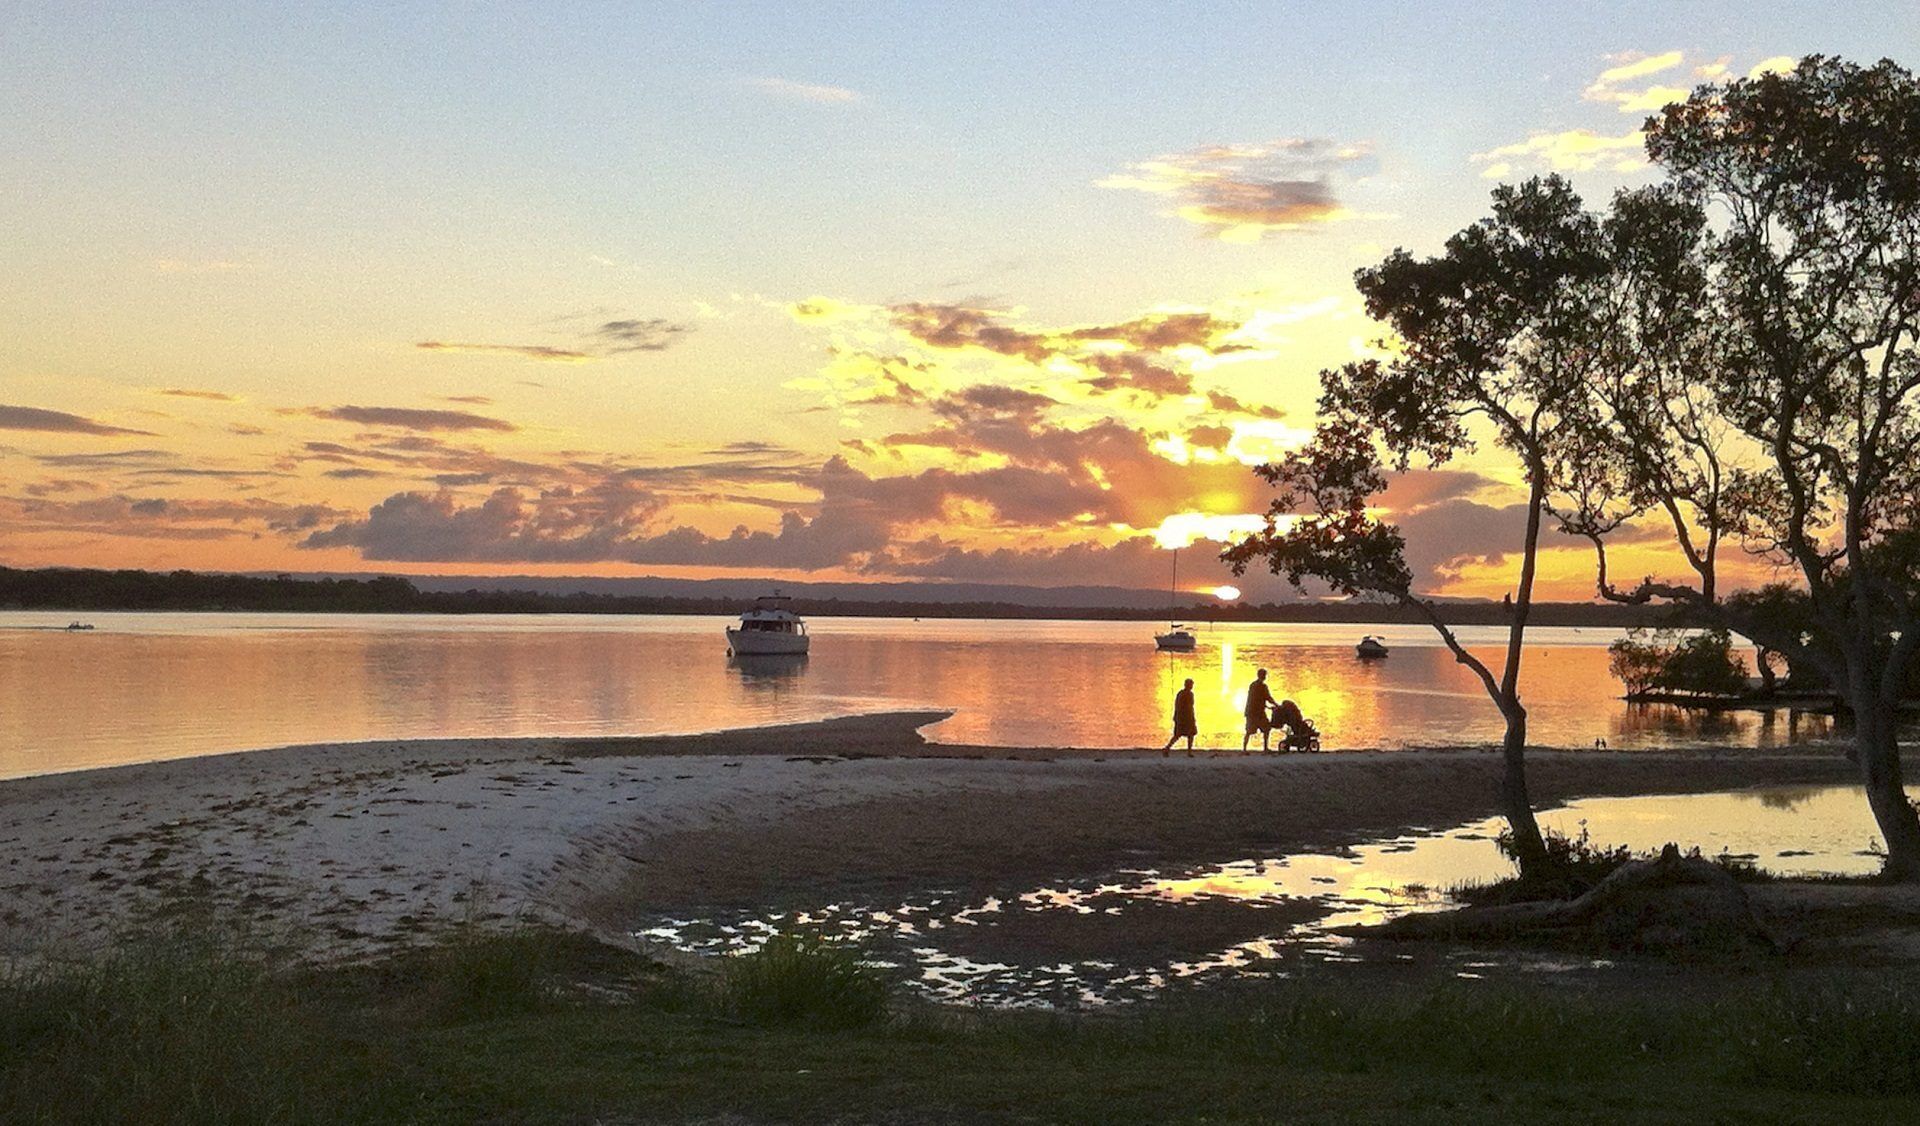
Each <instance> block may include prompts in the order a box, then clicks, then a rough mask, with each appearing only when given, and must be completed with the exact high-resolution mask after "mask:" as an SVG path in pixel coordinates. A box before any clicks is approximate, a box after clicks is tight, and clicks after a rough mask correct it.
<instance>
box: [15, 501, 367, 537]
mask: <svg viewBox="0 0 1920 1126" xmlns="http://www.w3.org/2000/svg"><path fill="white" fill-rule="evenodd" d="M343 515H344V513H342V512H341V511H340V510H338V509H334V508H329V507H327V506H325V505H318V504H306V505H302V504H283V503H280V502H278V501H271V500H264V499H261V498H258V497H255V498H227V499H219V500H204V499H193V498H184V497H129V496H125V495H114V496H105V497H98V498H93V499H88V500H69V501H53V500H44V499H39V498H27V499H19V498H8V497H0V525H4V526H5V527H6V528H7V529H8V530H10V531H14V532H23V533H24V532H64V533H69V534H84V535H107V536H125V537H132V538H135V539H154V540H186V541H217V540H233V539H255V538H259V537H262V536H265V535H270V534H271V535H283V536H286V535H297V534H301V533H303V532H306V531H309V530H311V529H313V528H315V527H318V526H319V525H320V524H322V523H325V522H327V521H329V520H338V519H340V518H341V517H342V516H343Z"/></svg>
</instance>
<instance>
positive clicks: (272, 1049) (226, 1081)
mask: <svg viewBox="0 0 1920 1126" xmlns="http://www.w3.org/2000/svg"><path fill="white" fill-rule="evenodd" d="M317 1015H318V1014H316V1012H315V1011H314V1010H313V1009H312V1007H311V1006H309V1005H308V1004H307V1003H306V1001H305V999H304V998H303V997H302V996H301V995H300V994H299V992H298V991H296V990H295V989H294V988H292V983H291V981H290V979H289V978H288V976H287V975H286V974H285V973H284V972H282V971H281V969H280V967H278V966H276V965H274V964H272V963H271V962H269V961H267V960H265V959H263V958H261V957H260V956H258V955H257V954H255V953H253V952H252V951H250V950H249V949H247V948H245V947H242V946H239V945H236V944H235V943H234V942H233V941H232V940H230V939H226V938H222V937H214V936H209V935H205V934H189V935H168V936H154V935H148V936H141V937H139V938H136V939H132V940H129V941H127V942H125V943H123V944H121V945H119V946H118V947H116V949H115V950H114V951H113V952H112V953H110V954H108V955H106V956H104V957H102V958H99V959H95V960H90V961H86V962H74V963H65V964H60V963H48V964H43V965H39V966H36V967H34V968H31V969H27V970H21V971H16V972H14V973H13V974H11V975H10V976H9V977H8V978H7V979H6V980H5V981H4V983H0V1121H6V1122H99V1123H110V1122H112V1123H118V1122H139V1123H153V1124H156V1126H160V1124H167V1123H182V1124H187V1123H227V1122H232V1123H242V1122H286V1123H301V1122H325V1121H353V1120H356V1119H363V1118H367V1117H380V1116H383V1115H384V1114H385V1113H386V1112H388V1111H391V1110H394V1109H396V1108H395V1106H394V1104H393V1103H391V1102H383V1101H382V1099H383V1097H384V1096H391V1095H393V1094H395V1092H393V1091H391V1090H385V1089H383V1088H382V1087H381V1085H380V1084H379V1083H378V1082H377V1077H376V1076H375V1075H374V1074H373V1072H372V1070H370V1069H369V1068H367V1067H366V1066H365V1065H366V1063H367V1057H366V1056H365V1055H364V1054H363V1053H358V1052H353V1051H346V1050H340V1049H341V1048H342V1045H341V1043H340V1039H339V1037H338V1036H337V1035H336V1034H335V1032H334V1030H333V1029H331V1028H330V1027H328V1026H327V1025H326V1024H325V1022H323V1021H320V1020H317V1019H316V1017H317ZM316 1087H317V1088H319V1089H321V1090H324V1091H327V1092H328V1093H329V1097H328V1099H327V1101H326V1102H324V1103H322V1102H317V1101H316V1100H315V1099H314V1097H313V1096H314V1094H315V1089H316Z"/></svg>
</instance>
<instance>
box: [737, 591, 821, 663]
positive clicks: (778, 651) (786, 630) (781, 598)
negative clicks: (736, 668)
mask: <svg viewBox="0 0 1920 1126" xmlns="http://www.w3.org/2000/svg"><path fill="white" fill-rule="evenodd" d="M808 640H809V639H808V637H807V623H806V622H805V621H804V620H802V619H801V617H800V615H798V614H796V613H794V612H793V599H791V598H788V597H787V596H786V595H784V594H781V593H779V592H778V591H776V592H774V593H773V594H768V595H763V596H761V597H760V598H757V599H755V600H754V603H753V609H751V610H748V611H747V612H746V613H744V614H742V615H740V624H739V626H737V627H732V626H730V627H728V629H727V651H728V652H729V653H732V654H734V655H735V656H739V657H767V656H793V655H796V654H800V653H805V652H806V651H807V643H808Z"/></svg>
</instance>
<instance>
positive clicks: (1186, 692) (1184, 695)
mask: <svg viewBox="0 0 1920 1126" xmlns="http://www.w3.org/2000/svg"><path fill="white" fill-rule="evenodd" d="M1198 734H1200V722H1199V721H1198V720H1196V719H1195V718H1194V717H1193V681H1192V680H1188V681H1187V684H1186V687H1184V688H1182V689H1180V691H1178V692H1176V693H1174V694H1173V734H1172V735H1171V736H1169V737H1168V739H1167V745H1166V746H1164V747H1161V748H1160V753H1161V754H1162V755H1164V754H1166V753H1167V752H1168V751H1171V750H1173V745H1174V744H1175V743H1177V742H1179V741H1180V740H1181V739H1182V738H1185V739H1186V741H1187V753H1188V754H1192V753H1193V737H1194V736H1195V735H1198Z"/></svg>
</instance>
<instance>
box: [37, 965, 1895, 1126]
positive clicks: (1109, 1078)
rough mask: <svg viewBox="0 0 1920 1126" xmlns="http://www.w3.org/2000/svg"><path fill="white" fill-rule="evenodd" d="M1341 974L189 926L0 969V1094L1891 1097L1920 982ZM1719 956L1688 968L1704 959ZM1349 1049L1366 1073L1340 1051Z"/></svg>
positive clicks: (318, 1117) (305, 1101) (1161, 1113)
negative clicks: (698, 966)
mask: <svg viewBox="0 0 1920 1126" xmlns="http://www.w3.org/2000/svg"><path fill="white" fill-rule="evenodd" d="M1341 974H1342V976H1340V977H1338V978H1334V979H1329V980H1328V981H1325V982H1321V983H1318V984H1316V983H1313V982H1307V983H1298V982H1275V983H1272V984H1270V985H1261V986H1252V985H1249V986H1246V987H1243V988H1235V989H1230V990H1224V991H1216V992H1208V993H1205V994H1189V995H1187V996H1186V997H1185V999H1184V1000H1170V1001H1167V1002H1163V1003H1160V1004H1156V1005H1150V1006H1140V1007H1132V1008H1124V1009H1118V1010H1107V1011H1103V1012H1096V1013H1092V1014H1088V1015H1082V1016H1063V1015H1057V1014H1035V1013H1005V1012H955V1011H953V1010H946V1009H937V1008H933V1007H930V1006H925V1005H917V1004H913V1003H906V1002H902V1001H901V1000H900V999H899V998H891V999H890V997H889V994H888V990H887V988H886V984H885V981H884V979H883V978H881V977H880V976H879V975H878V974H877V973H876V971H875V970H874V969H873V968H872V967H869V966H866V965H864V964H862V963H861V962H860V959H859V956H858V953H857V952H856V951H854V950H852V949H849V948H847V947H844V946H837V945H833V944H830V943H824V942H820V941H818V940H813V939H809V938H806V937H803V936H797V935H789V936H783V937H782V938H780V939H776V940H775V941H774V942H772V943H769V944H768V946H767V947H766V948H765V949H763V950H762V951H760V952H757V953H755V954H752V955H747V956H742V957H738V958H731V959H727V960H726V962H725V963H724V964H723V965H722V966H720V967H719V972H718V973H717V975H715V976H713V977H711V978H708V977H706V976H705V975H690V974H685V973H680V972H675V971H668V970H665V969H663V968H661V967H660V966H659V965H658V964H656V963H653V962H651V961H649V960H648V959H646V958H644V957H641V956H639V955H636V954H634V953H632V952H630V951H625V950H621V949H617V948H613V947H609V946H606V945H603V944H600V943H598V942H595V941H594V940H592V939H590V938H587V937H584V936H579V935H571V934H565V933H561V932H556V931H550V930H525V931H519V932H514V933H509V934H486V933H484V932H479V931H462V932H456V933H454V934H451V935H449V936H448V937H447V938H446V940H445V941H444V942H442V943H441V944H439V945H437V946H435V947H432V948H429V949H425V950H419V951H414V952H410V953H406V954H400V955H396V956H394V957H391V958H388V959H385V960H383V961H380V962H378V963H376V964H372V965H363V966H356V967H341V968H331V969H313V968H306V969H299V968H288V967H283V966H280V965H276V964H274V963H272V962H270V961H268V960H265V959H262V958H256V957H252V956H249V955H248V954H247V952H246V951H245V949H244V948H236V947H234V946H232V945H222V944H218V943H206V942H202V941H200V940H193V939H188V940H173V939H166V940H154V939H141V940H139V941H129V942H127V943H123V944H121V946H120V947H119V948H118V949H117V950H116V952H115V953H112V954H110V955H108V956H106V957H104V958H101V959H98V960H95V961H90V962H87V963H84V964H71V965H63V966H50V967H47V968H45V969H42V970H37V971H34V972H32V973H28V974H24V975H16V976H14V977H12V978H10V979H7V980H5V981H0V1121H6V1122H45V1123H83V1122H84V1123H106V1122H141V1123H149V1122H151V1123H175V1122H179V1123H185V1122H195V1123H228V1122H232V1123H239V1122H265V1123H277V1122H285V1123H305V1122H422V1123H440V1122H447V1123H452V1122H473V1121H502V1122H585V1121H594V1120H598V1119H607V1120H620V1121H627V1120H638V1121H674V1120H677V1119H682V1118H694V1119H699V1118H709V1117H714V1116H717V1115H723V1114H731V1115H736V1116H738V1117H740V1118H742V1119H745V1120H749V1121H817V1120H823V1119H831V1120H836V1121H848V1122H859V1121H874V1120H886V1121H899V1120H901V1115H902V1114H906V1115H908V1116H909V1118H910V1119H911V1120H913V1121H921V1120H928V1121H950V1120H969V1121H970V1120H978V1119H1002V1118H1009V1117H1018V1118H1022V1119H1027V1120H1034V1121H1087V1122H1105V1121H1152V1120H1168V1119H1178V1120H1192V1119H1205V1120H1210V1121H1219V1122H1253V1121H1272V1120H1275V1119H1287V1120H1295V1121H1338V1122H1383V1123H1384V1122H1393V1123H1401V1122H1448V1121H1458V1120H1461V1119H1463V1118H1469V1117H1470V1118H1474V1119H1476V1120H1480V1121H1485V1122H1522V1121H1539V1120H1540V1118H1541V1117H1543V1116H1550V1117H1552V1118H1553V1119H1554V1120H1555V1121H1559V1122H1611V1121H1683V1120H1686V1119H1688V1118H1689V1117H1690V1116H1692V1115H1694V1114H1697V1113H1698V1110H1699V1108H1700V1107H1712V1108H1714V1110H1713V1113H1714V1115H1715V1116H1717V1117H1723V1118H1726V1119H1728V1120H1734V1119H1742V1120H1745V1119H1750V1120H1754V1121H1865V1120H1898V1119H1900V1118H1902V1117H1909V1116H1912V1115H1913V1114H1914V1113H1915V1112H1916V1111H1917V1110H1920V990H1916V988H1915V983H1914V982H1912V981H1905V980H1900V981H1886V980H1881V979H1879V978H1874V977H1869V976H1868V975H1866V974H1864V973H1861V974H1859V975H1857V976H1855V977H1852V978H1847V979H1841V978H1838V977H1826V978H1821V979H1818V980H1814V981H1811V982H1802V983H1799V984H1796V985H1794V986H1792V987H1786V986H1780V987H1771V986H1767V985H1764V984H1762V985H1756V984H1754V983H1753V981H1752V979H1750V978H1739V979H1734V978H1728V979H1725V980H1724V981H1723V982H1722V983H1721V985H1720V986H1719V987H1715V988H1704V987H1703V988H1700V989H1696V990H1694V991H1692V994H1691V995H1682V994H1677V993H1675V992H1674V991H1668V990H1653V991H1648V992H1646V993H1644V994H1639V995H1636V996H1617V995H1600V994H1589V993H1582V992H1579V991H1572V990H1568V989H1566V988H1565V987H1554V986H1526V985H1520V984H1516V985H1505V986H1503V985H1498V984H1495V983H1488V982H1481V983H1445V984H1440V985H1427V986H1418V985H1409V984H1407V983H1406V982H1405V981H1404V980H1403V979H1402V978H1400V977H1397V976H1395V977H1392V978H1387V977H1382V976H1368V975H1362V976H1359V977H1350V976H1346V975H1345V973H1344V971H1342V972H1341ZM1709 984H1711V983H1709ZM1362 1077H1363V1078H1362Z"/></svg>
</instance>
